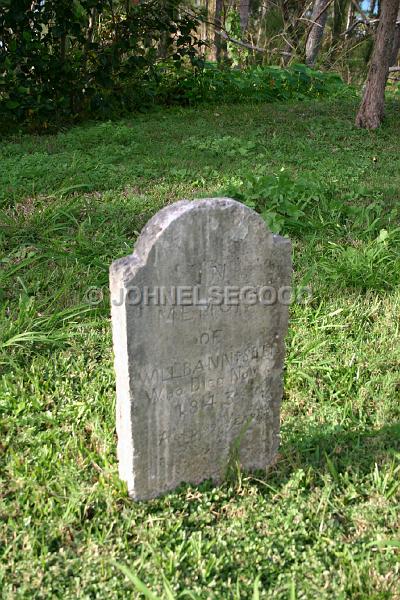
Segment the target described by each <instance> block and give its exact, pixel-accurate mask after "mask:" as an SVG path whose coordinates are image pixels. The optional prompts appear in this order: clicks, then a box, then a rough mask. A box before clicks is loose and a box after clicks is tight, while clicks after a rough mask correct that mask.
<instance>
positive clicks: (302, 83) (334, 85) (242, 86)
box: [157, 63, 354, 105]
mask: <svg viewBox="0 0 400 600" xmlns="http://www.w3.org/2000/svg"><path fill="white" fill-rule="evenodd" d="M157 93H158V96H159V101H160V102H161V103H165V104H192V105H195V104H198V103H201V102H210V103H217V102H218V103H221V102H226V103H237V102H274V101H279V100H302V99H304V98H306V97H316V98H318V97H323V96H327V95H330V96H338V95H339V96H345V95H351V94H354V92H353V91H352V90H351V88H349V87H347V86H345V85H344V84H343V82H342V80H341V79H340V78H339V77H338V76H337V75H334V74H332V73H322V72H319V71H315V70H313V69H310V68H309V67H307V66H306V65H301V64H299V65H292V66H290V67H288V68H286V69H283V68H280V67H261V66H256V67H249V68H247V69H222V68H219V67H218V66H217V65H215V64H212V63H206V65H205V66H204V68H201V69H195V70H189V69H178V70H176V69H171V68H170V67H169V66H168V65H164V66H163V67H161V68H160V85H159V89H158V92H157Z"/></svg>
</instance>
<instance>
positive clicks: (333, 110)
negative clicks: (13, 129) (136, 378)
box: [0, 97, 400, 600]
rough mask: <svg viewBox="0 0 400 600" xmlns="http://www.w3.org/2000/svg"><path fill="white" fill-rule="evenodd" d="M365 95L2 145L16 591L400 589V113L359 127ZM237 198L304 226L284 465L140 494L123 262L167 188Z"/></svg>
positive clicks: (198, 594) (6, 500)
mask: <svg viewBox="0 0 400 600" xmlns="http://www.w3.org/2000/svg"><path fill="white" fill-rule="evenodd" d="M356 104H357V100H356V99H352V98H347V99H346V98H343V97H341V98H339V99H338V100H336V99H325V100H318V101H316V100H308V101H305V102H299V101H298V100H297V101H296V103H294V102H286V103H272V104H265V103H259V104H257V105H254V104H252V105H249V106H246V105H240V106H230V107H227V106H214V107H212V108H210V107H203V108H197V109H193V108H185V109H182V108H180V107H174V108H170V109H168V110H166V109H162V110H161V109H160V110H156V111H153V112H151V113H149V114H144V115H135V116H132V117H129V118H126V119H125V120H122V121H119V122H115V121H114V122H109V121H106V122H103V123H97V124H87V125H86V126H79V127H75V128H72V129H70V130H69V131H66V132H62V133H59V134H58V135H54V136H41V137H37V136H23V135H16V136H14V137H13V138H10V139H8V140H7V141H4V142H3V144H2V146H1V148H0V160H1V165H2V170H1V172H0V198H1V204H2V211H1V218H0V221H1V223H2V225H1V238H0V244H1V245H0V248H1V250H0V253H1V256H2V258H1V270H0V277H1V285H0V289H1V291H2V297H1V311H2V312H1V323H2V326H1V351H2V353H1V361H0V362H1V368H2V372H3V378H2V380H1V384H0V453H1V461H0V478H1V479H0V489H1V493H0V515H1V518H0V556H1V559H0V563H1V566H0V588H1V589H2V597H3V598H4V599H5V600H8V599H10V600H11V599H13V600H14V599H15V598H51V597H54V598H63V599H69V598H70V599H74V600H75V598H104V599H106V598H107V599H108V598H126V597H139V596H140V594H139V590H140V589H142V590H144V588H143V587H142V584H143V585H146V586H147V588H148V589H149V590H151V593H152V594H153V596H151V595H150V592H149V591H147V592H146V591H145V590H144V597H147V598H150V597H153V598H154V597H156V598H169V599H170V598H185V597H189V598H197V599H199V600H200V599H204V598H220V599H226V598H236V599H239V598H251V597H253V598H258V597H262V598H274V599H278V598H279V599H285V600H286V599H288V598H290V599H295V598H298V599H300V598H321V599H324V598H335V599H339V598H343V599H344V598H352V599H359V600H364V599H365V598H375V599H389V598H396V597H397V596H396V595H398V591H397V586H398V581H399V576H400V571H399V561H398V552H399V540H398V530H399V524H400V523H399V513H398V506H399V502H400V479H399V474H400V465H399V458H400V429H399V425H398V423H399V420H400V419H399V417H400V412H399V402H398V398H399V380H398V366H399V360H400V356H399V348H400V343H399V342H400V339H399V326H398V316H399V310H400V295H399V283H400V282H399V277H400V264H399V260H400V259H399V257H400V227H399V200H400V196H399V190H400V179H399V173H400V169H399V167H400V164H399V161H400V158H399V152H398V139H399V135H400V126H399V119H398V118H397V116H396V104H395V102H394V101H390V102H389V107H388V118H387V122H386V124H385V125H384V127H383V128H381V129H380V130H379V131H378V132H375V133H372V134H371V133H368V132H366V131H362V130H358V129H355V128H354V126H353V120H354V112H355V109H356ZM226 193H229V194H231V195H233V196H234V197H237V198H238V199H242V200H243V201H246V202H248V203H250V204H251V205H252V206H254V207H255V208H256V210H258V211H259V212H260V213H262V214H263V216H264V218H265V219H266V220H267V222H269V223H270V225H271V226H272V227H273V228H274V229H275V230H278V229H279V230H280V231H282V232H283V233H284V234H285V235H289V236H290V237H291V238H292V240H293V244H294V266H295V281H296V283H297V284H303V285H304V284H307V285H312V289H313V298H312V300H311V301H310V302H308V303H305V304H299V305H295V306H293V307H292V309H291V325H290V332H289V337H288V340H287V361H286V365H287V369H286V375H285V396H284V400H283V413H282V444H281V448H280V454H279V459H278V462H277V464H276V466H275V467H274V468H273V470H272V472H271V473H269V475H268V476H265V474H263V473H259V474H256V475H255V476H248V475H247V474H245V473H237V476H236V477H235V478H233V479H231V480H229V481H227V482H226V483H225V484H224V485H223V486H222V487H220V488H213V487H212V486H211V485H210V484H209V483H205V484H204V485H201V486H199V487H196V488H194V487H191V486H185V487H182V488H181V489H180V490H178V491H177V492H176V493H171V494H169V495H168V496H166V497H165V498H162V499H158V500H154V501H151V502H149V503H145V504H143V503H142V504H133V503H132V502H131V501H129V500H128V498H127V494H126V490H125V488H124V486H123V485H122V484H121V482H120V481H119V479H118V475H117V465H116V452H115V430H114V426H115V418H114V400H115V391H114V374H113V365H112V350H111V335H110V322H109V304H108V291H107V289H108V283H107V279H108V266H109V264H110V262H111V260H112V259H114V258H116V257H118V256H122V255H125V254H127V253H128V252H130V251H131V249H132V247H133V245H134V243H135V240H136V238H137V235H138V233H139V232H140V230H141V228H142V227H143V225H144V224H145V222H146V221H147V220H148V219H149V217H150V216H151V215H152V214H154V212H155V211H157V210H158V209H159V208H161V207H162V206H163V205H165V204H166V203H168V202H172V201H175V200H177V199H179V198H182V197H187V198H194V197H199V196H213V195H218V194H226ZM93 288H95V290H93ZM93 294H94V295H93ZM88 296H90V297H91V300H92V301H93V300H96V299H97V300H98V301H99V303H98V304H97V305H96V306H93V304H89V303H88ZM140 581H141V582H142V584H141V583H140ZM257 590H258V591H257ZM185 592H186V593H185ZM140 597H143V595H142V596H140Z"/></svg>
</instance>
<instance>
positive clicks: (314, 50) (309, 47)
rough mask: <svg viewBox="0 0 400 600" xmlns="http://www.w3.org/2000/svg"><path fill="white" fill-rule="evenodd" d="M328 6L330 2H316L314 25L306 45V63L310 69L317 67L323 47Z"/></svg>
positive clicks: (312, 18)
mask: <svg viewBox="0 0 400 600" xmlns="http://www.w3.org/2000/svg"><path fill="white" fill-rule="evenodd" d="M328 4H329V0H315V3H314V8H313V12H312V16H311V20H312V21H313V22H314V24H313V25H312V26H311V29H310V32H309V35H308V38H307V44H306V63H307V64H308V65H309V66H310V67H313V66H314V65H315V61H316V60H317V56H318V52H319V49H320V47H321V42H322V37H323V35H324V30H325V25H326V20H327V18H328Z"/></svg>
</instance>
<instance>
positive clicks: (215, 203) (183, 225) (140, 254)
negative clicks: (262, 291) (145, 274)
mask: <svg viewBox="0 0 400 600" xmlns="http://www.w3.org/2000/svg"><path fill="white" fill-rule="evenodd" d="M199 217H200V218H201V219H202V221H204V218H205V219H206V221H207V225H208V230H209V232H210V233H211V234H212V233H214V235H215V236H222V235H223V236H225V237H226V238H227V239H229V240H231V241H233V242H241V241H245V239H246V237H247V236H248V235H249V234H250V236H254V235H255V234H257V235H258V236H261V237H262V238H263V239H264V240H265V241H266V243H267V246H270V247H272V244H274V243H284V244H288V243H289V244H290V242H289V240H287V239H285V238H282V237H280V236H277V235H274V234H272V233H271V232H270V231H269V229H268V228H267V226H266V224H265V221H264V220H263V219H262V218H261V216H260V215H259V214H257V213H256V212H255V211H254V210H252V209H251V208H249V207H247V206H246V205H244V204H242V203H241V202H238V201H237V200H233V199H232V198H204V199H199V200H192V201H190V200H180V201H178V202H174V203H173V204H170V205H168V206H166V207H164V208H163V209H161V210H160V211H159V212H157V213H156V214H155V215H154V216H153V217H152V218H151V219H150V220H149V221H148V223H147V224H146V226H145V227H144V228H143V230H142V232H141V234H140V236H139V238H138V239H137V241H136V244H135V249H134V252H133V254H132V255H130V256H126V257H124V258H121V259H119V260H116V261H114V263H113V265H112V272H114V273H115V274H116V275H117V276H118V277H119V278H122V280H123V281H125V282H129V281H130V280H131V279H132V277H133V276H134V275H135V273H136V272H137V269H138V268H140V267H141V266H144V265H146V263H147V260H148V257H149V254H150V252H151V250H152V248H153V247H154V246H155V245H156V244H157V243H159V242H160V238H162V237H163V236H164V235H166V234H167V233H168V232H169V233H170V237H171V238H172V239H174V238H175V239H176V242H179V241H180V240H179V230H180V231H182V232H184V234H185V235H188V234H190V229H189V230H188V228H190V227H191V225H190V222H192V227H194V228H195V227H196V226H197V224H196V221H198V219H199ZM176 230H177V231H178V235H174V233H173V232H174V231H176ZM193 233H194V231H193ZM205 241H207V240H205Z"/></svg>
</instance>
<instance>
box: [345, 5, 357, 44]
mask: <svg viewBox="0 0 400 600" xmlns="http://www.w3.org/2000/svg"><path fill="white" fill-rule="evenodd" d="M354 15H355V9H354V4H353V3H352V2H350V5H349V12H348V13H347V23H346V31H349V29H350V27H351V26H352V24H353V21H354ZM349 35H350V34H349V33H346V36H345V37H346V39H348V37H349Z"/></svg>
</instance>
